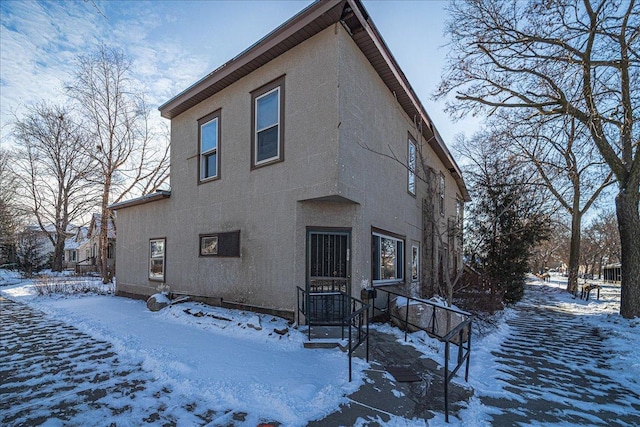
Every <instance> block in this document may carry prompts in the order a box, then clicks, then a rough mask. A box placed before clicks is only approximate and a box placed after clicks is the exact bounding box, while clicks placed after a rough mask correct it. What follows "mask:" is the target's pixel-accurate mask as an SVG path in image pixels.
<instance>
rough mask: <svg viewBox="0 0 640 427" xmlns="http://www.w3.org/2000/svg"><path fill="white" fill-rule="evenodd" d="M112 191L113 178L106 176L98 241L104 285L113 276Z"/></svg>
mask: <svg viewBox="0 0 640 427" xmlns="http://www.w3.org/2000/svg"><path fill="white" fill-rule="evenodd" d="M110 190H111V176H110V175H108V174H107V175H105V181H104V191H103V193H102V205H101V216H102V219H101V221H100V238H99V239H98V242H99V245H98V253H99V255H98V257H99V265H100V274H101V275H102V283H109V282H110V281H111V274H110V273H109V271H108V264H109V223H110V222H111V210H109V209H108V208H107V206H109V193H110Z"/></svg>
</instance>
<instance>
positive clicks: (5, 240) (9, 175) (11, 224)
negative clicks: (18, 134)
mask: <svg viewBox="0 0 640 427" xmlns="http://www.w3.org/2000/svg"><path fill="white" fill-rule="evenodd" d="M12 163H13V156H12V155H11V153H10V152H9V151H6V150H2V149H0V265H3V264H5V263H9V262H13V258H14V255H15V249H16V232H17V231H18V227H19V225H20V218H21V216H22V213H21V211H20V209H19V206H18V205H17V203H16V199H17V192H18V179H17V176H16V174H15V172H14V170H13V168H12V167H11V165H12Z"/></svg>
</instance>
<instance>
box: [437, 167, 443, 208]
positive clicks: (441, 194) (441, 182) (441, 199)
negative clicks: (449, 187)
mask: <svg viewBox="0 0 640 427" xmlns="http://www.w3.org/2000/svg"><path fill="white" fill-rule="evenodd" d="M438 192H439V193H440V194H439V196H440V215H444V175H442V174H440V186H439V188H438Z"/></svg>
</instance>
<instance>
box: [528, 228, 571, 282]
mask: <svg viewBox="0 0 640 427" xmlns="http://www.w3.org/2000/svg"><path fill="white" fill-rule="evenodd" d="M550 227H551V231H550V233H549V238H548V239H545V240H543V241H541V242H538V244H537V245H536V246H535V247H534V249H533V252H532V256H531V262H532V269H533V271H534V272H538V273H541V272H544V271H547V270H552V269H559V268H560V267H561V266H562V264H564V263H567V262H568V259H567V258H566V254H567V253H568V252H569V251H568V249H567V248H569V246H570V240H571V227H570V226H567V224H565V223H564V222H563V221H560V220H559V219H555V218H554V219H552V220H551V223H550Z"/></svg>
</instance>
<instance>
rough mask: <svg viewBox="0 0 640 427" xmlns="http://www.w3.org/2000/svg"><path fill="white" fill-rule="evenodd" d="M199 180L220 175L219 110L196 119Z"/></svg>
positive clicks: (206, 179)
mask: <svg viewBox="0 0 640 427" xmlns="http://www.w3.org/2000/svg"><path fill="white" fill-rule="evenodd" d="M198 128H199V130H198V137H199V138H198V139H199V140H200V145H199V152H200V164H199V170H200V172H199V173H200V178H199V180H200V182H202V181H208V180H211V179H215V178H219V176H220V171H219V170H220V149H219V142H220V110H218V111H216V112H214V113H211V114H209V115H207V116H205V117H203V118H201V119H200V120H198Z"/></svg>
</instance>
